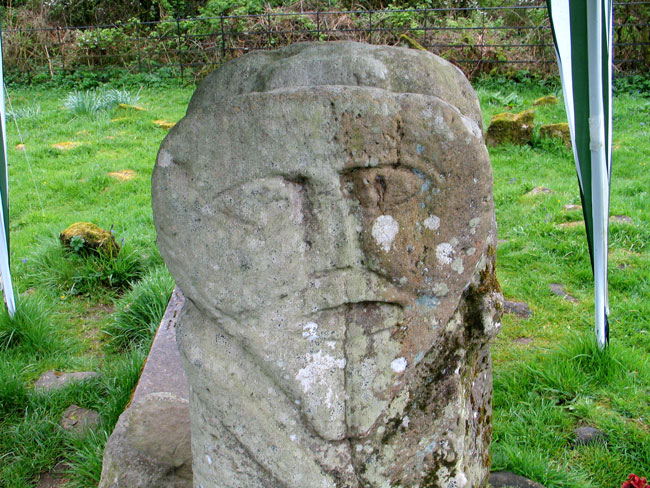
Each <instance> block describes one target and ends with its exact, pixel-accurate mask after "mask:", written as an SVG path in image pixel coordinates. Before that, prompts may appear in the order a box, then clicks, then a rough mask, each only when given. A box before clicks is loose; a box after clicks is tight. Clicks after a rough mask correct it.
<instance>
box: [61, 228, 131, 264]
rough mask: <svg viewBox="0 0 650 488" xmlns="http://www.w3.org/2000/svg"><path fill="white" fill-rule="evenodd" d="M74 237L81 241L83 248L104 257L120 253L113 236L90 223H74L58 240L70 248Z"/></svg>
mask: <svg viewBox="0 0 650 488" xmlns="http://www.w3.org/2000/svg"><path fill="white" fill-rule="evenodd" d="M74 237H79V238H81V239H83V248H84V249H86V250H93V251H97V252H99V253H101V254H104V255H106V256H114V255H115V254H117V253H118V252H120V246H119V244H118V243H117V242H116V241H115V238H114V237H113V234H111V233H110V232H109V231H107V230H104V229H102V228H101V227H99V226H97V225H95V224H93V223H90V222H76V223H74V224H72V225H71V226H69V227H68V228H67V229H65V230H63V231H62V232H61V233H60V234H59V240H60V241H61V244H62V245H63V246H64V247H68V248H69V247H70V242H71V241H72V239H73V238H74Z"/></svg>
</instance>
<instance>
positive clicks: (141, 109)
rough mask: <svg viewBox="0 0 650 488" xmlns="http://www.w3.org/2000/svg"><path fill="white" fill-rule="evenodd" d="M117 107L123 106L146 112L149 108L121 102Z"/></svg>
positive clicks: (123, 108)
mask: <svg viewBox="0 0 650 488" xmlns="http://www.w3.org/2000/svg"><path fill="white" fill-rule="evenodd" d="M117 108H121V109H122V110H133V111H135V112H146V111H147V109H146V108H143V107H140V106H139V105H129V104H128V103H120V104H119V105H118V106H117Z"/></svg>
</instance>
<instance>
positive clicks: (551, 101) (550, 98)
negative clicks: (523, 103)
mask: <svg viewBox="0 0 650 488" xmlns="http://www.w3.org/2000/svg"><path fill="white" fill-rule="evenodd" d="M555 104H557V97H556V96H555V95H546V96H544V97H540V98H538V99H537V100H535V101H534V102H533V105H534V106H536V107H540V106H542V105H555Z"/></svg>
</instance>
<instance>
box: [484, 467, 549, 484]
mask: <svg viewBox="0 0 650 488" xmlns="http://www.w3.org/2000/svg"><path fill="white" fill-rule="evenodd" d="M488 483H489V486H492V488H544V485H541V484H540V483H537V482H536V481H533V480H529V479H528V478H524V477H523V476H519V475H518V474H514V473H511V472H509V471H495V472H492V473H490V478H489V481H488Z"/></svg>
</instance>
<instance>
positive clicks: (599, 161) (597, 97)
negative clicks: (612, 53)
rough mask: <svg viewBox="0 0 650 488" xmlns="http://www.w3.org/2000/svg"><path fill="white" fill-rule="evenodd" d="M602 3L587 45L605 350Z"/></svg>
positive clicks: (590, 23) (596, 3) (590, 13)
mask: <svg viewBox="0 0 650 488" xmlns="http://www.w3.org/2000/svg"><path fill="white" fill-rule="evenodd" d="M602 15H603V11H602V3H601V1H600V0H588V2H587V42H588V52H589V59H588V65H589V73H588V74H589V137H590V149H591V182H592V185H591V195H592V212H593V223H594V225H593V227H594V228H593V232H594V235H593V244H594V256H593V257H594V295H595V322H596V325H595V327H596V339H597V341H598V345H599V346H600V348H601V349H604V348H605V346H606V332H605V327H606V320H607V319H606V315H605V314H606V307H607V299H606V296H607V216H608V213H609V210H608V208H607V206H606V204H607V199H608V195H609V178H608V172H607V164H606V163H607V157H606V152H605V123H604V121H605V119H604V117H605V112H604V106H603V85H602V80H603V63H602V56H603V48H604V47H605V46H603V44H602V20H603V19H602Z"/></svg>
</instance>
